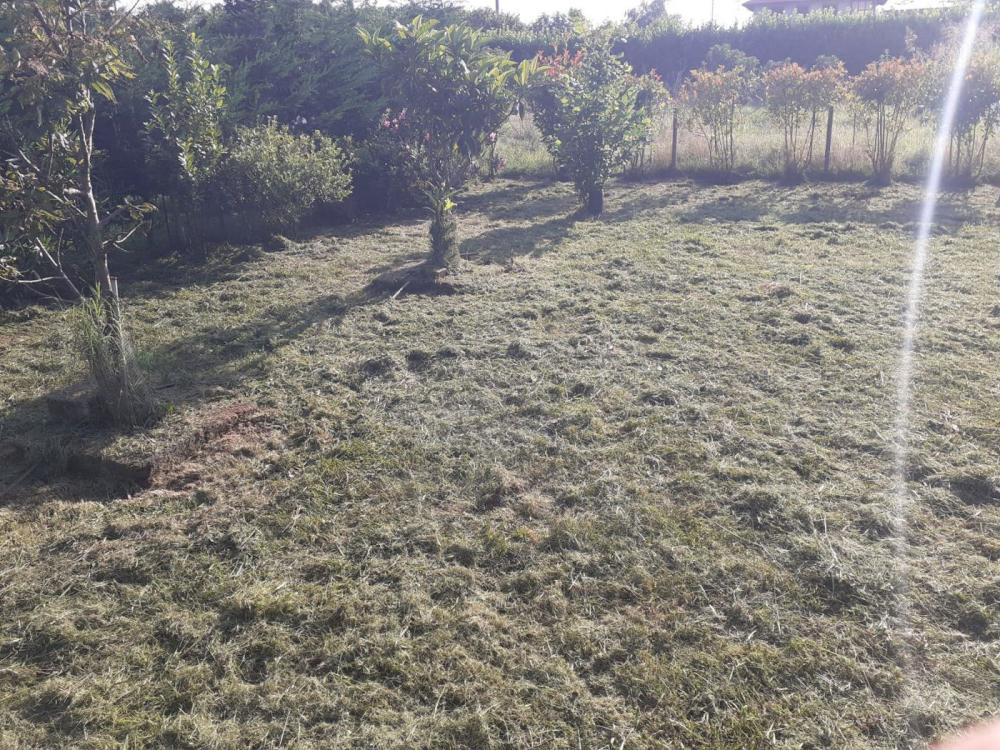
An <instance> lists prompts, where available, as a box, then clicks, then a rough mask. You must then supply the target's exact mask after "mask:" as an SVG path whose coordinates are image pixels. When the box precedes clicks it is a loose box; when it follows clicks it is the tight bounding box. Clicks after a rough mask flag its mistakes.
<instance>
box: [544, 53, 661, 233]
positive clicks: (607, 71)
mask: <svg viewBox="0 0 1000 750" xmlns="http://www.w3.org/2000/svg"><path fill="white" fill-rule="evenodd" d="M545 63H546V65H547V69H546V73H547V80H546V82H545V83H544V84H543V85H540V86H539V87H538V90H537V93H536V95H535V96H534V113H535V123H536V124H537V125H538V127H539V129H540V130H541V132H542V137H543V139H544V141H545V144H546V146H547V147H548V149H549V151H550V152H551V153H552V155H553V156H554V157H555V160H556V163H557V164H558V166H559V167H560V169H561V170H563V171H564V172H565V173H566V174H567V175H569V176H570V177H571V178H572V180H573V183H574V185H575V186H576V189H577V192H578V193H579V194H580V197H581V199H582V200H583V201H584V203H585V205H586V207H587V210H588V211H589V212H590V213H591V214H593V215H595V216H597V215H600V214H601V212H602V211H603V208H604V185H605V183H606V182H607V180H608V179H609V178H610V177H611V175H612V174H613V173H614V172H616V171H618V170H620V169H622V168H623V167H624V166H625V165H626V164H628V163H629V161H630V160H631V159H632V158H633V157H634V156H635V155H636V154H637V153H638V152H640V151H641V150H642V149H643V148H644V147H645V146H646V145H647V144H648V143H649V142H650V140H651V138H652V131H653V116H654V113H655V112H656V111H657V110H658V109H660V107H661V105H662V103H663V102H664V101H665V99H666V91H665V89H663V87H662V85H660V84H659V82H658V80H657V79H655V78H654V77H653V76H649V77H646V78H645V79H643V78H640V77H638V76H635V75H634V74H633V73H632V70H631V68H629V66H628V65H627V64H626V63H624V62H622V60H621V59H620V58H619V57H618V56H616V55H614V54H613V53H612V52H611V47H610V43H609V41H608V40H607V39H605V38H598V37H594V38H593V39H592V40H591V41H590V42H589V43H588V45H587V46H586V47H585V48H584V49H583V50H581V51H580V52H578V53H576V54H575V55H570V53H569V52H564V53H563V54H562V55H559V56H557V57H553V58H550V59H548V60H546V61H545Z"/></svg>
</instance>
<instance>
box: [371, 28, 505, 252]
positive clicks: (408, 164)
mask: <svg viewBox="0 0 1000 750" xmlns="http://www.w3.org/2000/svg"><path fill="white" fill-rule="evenodd" d="M360 34H361V37H362V39H363V40H364V42H365V45H366V47H367V48H368V50H369V51H370V52H371V54H372V55H373V56H374V57H375V59H376V61H377V63H378V65H379V68H380V74H381V77H382V84H383V90H384V92H385V94H386V96H387V98H388V99H389V103H390V108H389V110H388V111H387V112H386V113H385V115H384V116H383V117H382V119H381V122H380V127H381V130H382V131H383V137H387V138H390V139H392V140H393V141H394V142H395V144H396V167H397V168H398V169H399V170H400V171H401V172H403V173H404V174H407V175H409V177H410V179H411V180H412V181H413V183H414V184H415V185H416V186H417V187H418V188H419V190H420V191H421V193H422V194H423V195H424V196H425V198H426V200H427V203H428V206H429V207H430V210H431V214H432V218H431V257H430V265H431V266H432V267H434V268H442V267H448V266H454V265H455V264H457V263H458V261H459V254H458V243H457V239H456V231H455V225H454V221H455V220H454V218H453V216H452V211H453V209H454V207H455V203H454V197H455V195H456V193H457V191H458V190H460V189H461V188H462V186H463V185H464V184H465V183H466V181H467V180H468V179H469V178H470V177H471V176H472V175H473V174H475V172H476V170H477V168H478V167H479V162H480V160H481V159H482V158H483V153H484V151H485V150H486V148H487V146H488V145H489V142H490V136H491V134H494V133H496V132H497V131H498V130H499V128H500V126H501V125H502V124H503V122H504V121H505V120H506V119H507V117H508V116H509V115H510V113H511V109H512V106H513V93H512V91H511V87H510V86H509V85H508V84H509V81H510V79H511V77H512V76H513V74H514V64H513V63H512V62H511V60H510V56H509V55H507V54H499V53H497V52H495V51H492V50H490V49H488V48H487V47H486V45H485V41H484V37H483V36H482V35H481V34H479V33H478V32H475V31H473V30H472V29H470V28H468V27H466V26H460V25H459V26H448V27H446V28H443V29H441V28H438V27H437V24H436V22H434V21H427V20H424V19H423V18H421V17H419V16H418V17H417V18H414V19H413V21H412V22H411V23H410V24H409V25H405V26H404V25H402V24H397V25H396V26H395V27H394V28H393V29H392V30H391V31H389V32H388V33H384V34H383V33H379V32H376V33H367V32H365V31H361V32H360Z"/></svg>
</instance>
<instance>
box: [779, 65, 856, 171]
mask: <svg viewBox="0 0 1000 750" xmlns="http://www.w3.org/2000/svg"><path fill="white" fill-rule="evenodd" d="M843 78H844V67H843V65H842V64H840V63H839V62H838V63H837V64H835V65H824V66H821V67H817V68H814V69H812V70H808V71H807V70H805V69H804V68H802V66H800V65H799V64H798V63H793V62H785V63H781V64H779V65H776V66H774V67H772V68H770V69H768V70H767V71H766V72H765V73H764V78H763V86H762V88H763V95H764V107H765V108H766V110H767V112H768V114H769V115H770V116H771V118H772V119H773V120H774V121H775V123H777V125H778V126H779V127H780V128H781V130H782V133H783V135H784V141H783V143H782V159H783V163H784V176H785V179H786V180H789V181H793V182H794V181H798V180H799V179H801V177H802V173H803V171H804V170H805V168H806V162H807V161H808V157H809V152H810V146H811V144H812V142H813V137H814V135H815V132H816V119H817V118H816V115H817V112H818V111H819V110H820V109H825V108H827V107H830V106H832V105H833V103H834V101H835V100H836V98H837V95H838V92H839V90H840V86H841V84H842V81H843Z"/></svg>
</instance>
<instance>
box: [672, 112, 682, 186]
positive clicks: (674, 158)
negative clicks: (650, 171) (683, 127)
mask: <svg viewBox="0 0 1000 750" xmlns="http://www.w3.org/2000/svg"><path fill="white" fill-rule="evenodd" d="M679 130H680V123H679V122H678V121H677V110H674V117H673V121H672V122H671V124H670V171H671V172H676V171H677V132H678V131H679Z"/></svg>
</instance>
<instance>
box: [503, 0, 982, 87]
mask: <svg viewBox="0 0 1000 750" xmlns="http://www.w3.org/2000/svg"><path fill="white" fill-rule="evenodd" d="M988 15H989V17H990V19H991V20H994V21H997V20H1000V7H996V6H994V8H992V9H991V10H990V11H989V12H988ZM963 16H964V11H963V9H962V8H945V9H937V10H922V11H890V12H882V13H877V14H867V13H855V14H841V15H835V14H832V13H812V14H809V15H777V14H773V13H765V14H761V15H758V16H755V17H754V18H753V19H752V20H751V21H750V22H749V23H748V24H746V25H745V26H742V27H736V26H733V27H722V26H701V27H691V26H688V25H686V24H683V23H680V22H678V21H676V20H672V19H667V20H664V21H661V22H658V23H656V24H653V25H652V26H649V27H647V28H626V29H625V32H626V33H624V34H623V35H622V39H621V40H620V41H619V42H618V44H617V51H618V52H620V53H622V54H623V55H624V57H625V59H626V61H627V62H629V63H630V64H631V65H632V67H633V68H634V69H635V70H636V71H637V72H640V73H646V72H649V71H650V70H656V71H657V72H659V73H660V75H662V76H663V79H664V81H665V82H666V83H667V84H668V85H671V84H673V83H674V82H675V81H676V80H677V77H678V76H680V75H683V74H685V73H687V72H688V71H689V70H692V69H694V68H697V67H699V66H700V65H701V64H702V63H703V62H704V60H705V56H706V54H707V53H708V51H709V50H710V49H711V48H712V47H714V46H715V45H718V44H729V45H730V46H732V47H734V48H736V49H739V50H742V51H743V52H745V53H747V54H748V55H752V56H753V57H756V58H758V59H759V60H761V61H762V62H767V61H769V60H785V59H789V60H791V61H793V62H797V63H799V64H800V65H803V66H809V65H812V64H813V62H815V61H816V58H817V57H819V56H822V55H835V56H836V57H838V58H840V59H841V60H842V61H843V62H844V65H845V66H846V67H847V70H848V72H849V73H852V74H856V73H859V72H860V71H861V70H863V69H864V67H865V66H866V65H868V64H869V63H870V62H873V61H875V60H877V59H878V58H880V57H882V56H883V55H884V54H886V53H888V54H889V55H892V56H900V57H905V56H908V53H909V52H910V51H911V49H912V48H917V49H921V50H929V49H932V48H933V47H934V46H935V45H937V44H938V43H940V42H943V41H944V40H945V39H946V37H947V35H948V34H950V33H951V32H952V29H954V28H955V26H956V24H958V23H959V22H960V21H961V20H962V18H963ZM493 44H495V45H496V46H497V47H500V48H502V49H506V50H510V51H511V53H512V54H513V56H514V57H515V59H525V58H529V57H534V56H535V55H536V54H537V53H538V52H539V51H543V52H546V53H548V52H551V51H552V50H553V49H554V48H556V47H557V46H559V45H560V44H565V39H560V38H555V37H552V36H545V35H537V34H533V33H531V32H527V31H501V32H496V33H494V34H493Z"/></svg>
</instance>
